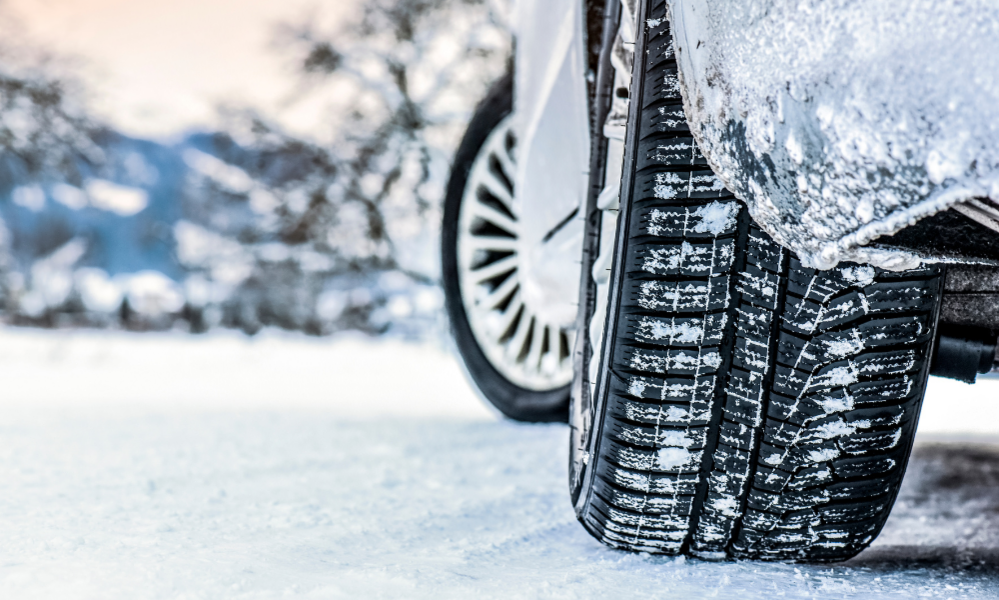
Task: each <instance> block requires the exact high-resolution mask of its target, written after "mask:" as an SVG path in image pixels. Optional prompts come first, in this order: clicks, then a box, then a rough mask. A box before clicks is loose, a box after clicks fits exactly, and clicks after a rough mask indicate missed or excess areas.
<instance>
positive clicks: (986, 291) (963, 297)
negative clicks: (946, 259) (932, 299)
mask: <svg viewBox="0 0 999 600" xmlns="http://www.w3.org/2000/svg"><path fill="white" fill-rule="evenodd" d="M903 233H904V232H903ZM940 324H941V325H942V326H960V327H972V328H976V329H984V330H989V331H999V267H994V266H990V265H950V266H949V267H948V268H947V280H946V283H945V287H944V295H943V305H942V306H941V309H940Z"/></svg>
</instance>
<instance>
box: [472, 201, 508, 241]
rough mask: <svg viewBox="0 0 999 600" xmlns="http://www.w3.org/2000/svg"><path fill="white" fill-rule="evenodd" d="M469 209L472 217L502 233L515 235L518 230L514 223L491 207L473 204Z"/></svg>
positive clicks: (479, 203) (478, 203)
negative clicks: (498, 229) (500, 230)
mask: <svg viewBox="0 0 999 600" xmlns="http://www.w3.org/2000/svg"><path fill="white" fill-rule="evenodd" d="M469 208H470V209H471V211H472V215H474V216H476V217H479V218H480V219H482V220H484V221H488V222H489V223H492V224H493V225H495V226H497V227H499V228H500V229H502V230H503V231H506V232H508V233H511V234H514V235H516V234H517V232H518V231H519V230H520V227H519V225H518V223H517V222H516V221H514V220H513V219H511V218H510V217H508V216H507V215H505V214H503V213H502V212H501V211H498V210H496V209H495V208H493V207H492V206H489V205H487V204H483V203H482V202H475V203H474V204H472V206H470V207H469Z"/></svg>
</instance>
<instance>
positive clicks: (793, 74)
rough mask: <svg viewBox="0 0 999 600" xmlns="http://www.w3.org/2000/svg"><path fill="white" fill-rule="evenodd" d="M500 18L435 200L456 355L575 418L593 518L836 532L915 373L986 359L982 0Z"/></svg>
mask: <svg viewBox="0 0 999 600" xmlns="http://www.w3.org/2000/svg"><path fill="white" fill-rule="evenodd" d="M515 25H516V28H515V32H516V36H517V44H516V55H515V57H514V61H513V68H512V73H511V74H510V75H509V76H508V77H506V78H504V79H503V80H502V81H500V82H499V83H497V85H496V86H495V87H494V88H493V90H492V91H491V92H490V94H489V96H488V97H487V98H486V99H485V100H484V101H483V103H482V104H481V105H480V106H479V108H478V110H477V112H476V114H475V116H474V117H473V118H472V121H471V124H470V126H469V129H468V132H467V133H466V136H465V138H464V140H463V142H462V144H461V146H460V148H459V150H458V153H457V155H456V158H455V161H454V166H453V170H452V175H451V179H450V183H449V186H448V189H447V195H446V199H445V207H444V223H443V233H442V261H443V267H444V268H443V274H444V287H445V296H446V300H447V310H448V315H449V318H450V322H451V327H452V332H453V335H454V339H455V345H456V347H457V349H458V353H459V355H460V357H461V358H462V361H463V364H464V365H465V367H466V371H467V372H468V374H469V376H470V378H471V380H472V381H473V383H475V385H476V387H477V389H478V390H479V391H480V392H481V394H482V395H483V396H484V397H485V398H486V399H487V400H488V401H489V402H491V403H492V404H493V405H494V406H495V407H496V408H497V409H498V410H499V411H500V412H502V413H503V414H504V415H507V416H508V417H511V418H513V419H518V420H524V421H560V420H561V421H568V423H569V425H570V430H571V443H570V451H571V459H570V469H569V470H570V474H569V479H570V497H571V500H572V502H573V504H574V507H575V510H576V513H577V515H578V517H579V520H580V522H581V523H582V524H583V526H584V527H585V528H586V529H587V530H588V531H589V532H590V533H591V534H593V535H594V536H595V537H596V538H597V539H599V540H601V541H603V542H604V543H606V544H608V545H610V546H613V547H616V548H621V549H626V550H633V551H644V552H652V553H662V554H672V555H678V554H684V555H690V556H695V557H700V558H704V559H726V558H748V559H759V560H812V561H835V560H844V559H847V558H849V557H851V556H854V555H855V554H857V553H858V552H860V551H861V550H862V549H864V548H865V547H867V546H868V545H869V544H870V543H871V541H872V540H873V539H874V538H875V537H876V536H877V534H878V532H879V531H880V530H881V528H882V526H883V525H884V523H885V520H886V519H887V517H888V513H889V512H890V510H891V507H892V504H893V502H894V499H895V497H896V495H897V493H898V490H899V486H900V485H901V481H902V476H903V474H904V472H905V466H906V462H907V460H908V457H909V453H910V450H911V447H912V443H913V438H914V435H915V431H916V425H917V422H918V419H919V410H920V406H921V404H922V399H923V395H924V393H925V389H926V381H927V378H928V376H929V375H930V374H934V375H940V376H946V377H952V378H955V379H960V380H963V381H966V382H969V383H971V382H974V381H975V380H976V378H977V377H978V376H979V375H982V374H989V373H992V372H993V371H994V370H995V369H996V363H997V358H996V337H997V332H999V244H997V241H999V203H997V200H999V191H994V190H999V185H997V184H996V183H993V180H992V177H993V165H999V157H994V156H993V151H992V148H991V147H992V146H996V144H994V143H992V144H991V145H990V142H995V141H996V139H997V134H996V133H995V132H994V127H993V125H992V124H993V123H994V122H995V120H994V119H991V118H990V117H991V111H992V110H995V109H994V108H993V107H997V106H999V102H997V101H999V84H996V83H993V78H992V77H991V75H989V73H992V72H994V69H993V70H990V69H989V65H991V63H992V61H993V60H994V58H993V57H994V56H996V54H995V53H994V52H984V50H985V49H987V48H990V47H991V46H987V45H985V44H986V42H984V41H982V40H983V39H984V38H985V37H988V36H985V35H984V32H985V31H989V30H991V29H990V28H996V27H999V8H996V7H994V6H992V5H991V4H989V3H987V2H971V3H958V2H937V1H928V0H927V1H919V2H913V3H904V4H898V3H889V2H860V1H856V0H845V1H844V2H839V3H835V4H832V3H822V2H812V1H806V2H795V3H791V2H784V1H778V0H771V1H764V2H749V1H748V0H745V1H740V0H733V2H730V3H726V4H725V5H724V6H722V5H719V4H718V3H714V2H708V1H707V0H608V1H607V2H606V3H603V2H594V1H590V2H580V1H579V0H549V1H546V2H544V3H542V2H531V1H527V0H525V1H524V2H521V3H520V4H519V5H518V6H517V8H516V10H515ZM962 28H963V29H962ZM967 31H976V32H982V36H979V37H976V36H969V35H966V32H967ZM990 43H991V42H990ZM997 183H999V180H997Z"/></svg>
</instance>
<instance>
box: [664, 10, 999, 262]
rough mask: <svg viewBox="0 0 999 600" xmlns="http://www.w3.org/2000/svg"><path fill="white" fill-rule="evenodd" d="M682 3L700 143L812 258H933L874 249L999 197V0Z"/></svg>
mask: <svg viewBox="0 0 999 600" xmlns="http://www.w3.org/2000/svg"><path fill="white" fill-rule="evenodd" d="M669 5H670V14H671V19H672V25H673V30H674V34H675V48H676V53H677V58H678V61H679V66H680V79H681V82H680V83H681V86H680V87H681V89H682V91H683V95H684V106H685V109H686V111H687V116H688V117H689V118H690V122H691V130H692V131H693V132H694V135H695V137H696V138H697V141H698V144H699V146H700V149H701V150H702V151H703V152H704V154H705V156H707V158H708V161H709V162H710V164H711V166H712V167H713V168H714V171H715V173H717V174H718V176H719V177H720V178H721V179H722V180H723V181H724V182H725V184H726V186H727V187H728V188H729V189H731V190H733V191H734V192H735V193H736V195H737V196H739V197H740V198H741V199H743V200H745V201H746V202H747V203H748V204H749V206H750V211H751V213H752V215H753V218H754V219H755V220H756V221H757V222H758V223H759V224H760V225H761V226H762V227H763V228H764V229H766V230H767V232H768V233H770V234H771V235H773V236H774V238H775V239H776V240H777V241H778V242H779V243H781V244H783V245H785V246H787V247H789V248H791V249H792V250H794V251H795V252H796V253H797V254H798V255H799V257H801V259H802V262H803V263H805V264H806V265H808V266H814V267H819V268H823V269H827V268H831V267H833V266H835V265H836V264H837V263H838V262H839V261H841V260H853V261H858V262H870V263H872V264H877V265H879V266H883V267H885V268H894V269H903V268H911V267H913V266H915V265H918V264H919V259H918V257H915V256H913V255H908V254H905V253H900V252H889V251H887V250H878V249H876V248H864V247H863V246H864V245H865V244H867V243H869V242H871V241H872V240H874V239H875V238H877V237H879V236H882V235H891V234H893V233H895V232H897V231H899V230H900V229H902V228H904V227H906V226H908V225H910V224H912V223H914V222H916V221H917V220H919V219H920V218H923V217H926V216H929V215H931V214H933V213H936V212H938V211H940V210H944V209H947V208H949V207H951V206H953V205H955V204H956V203H959V202H963V201H965V200H969V199H971V198H975V197H988V198H993V199H995V198H999V150H997V145H996V143H995V140H996V136H997V128H999V79H997V78H996V77H995V73H996V72H997V71H999V52H997V51H996V40H997V39H999V37H997V35H996V33H997V32H999V5H997V4H996V3H995V2H993V1H992V0H908V1H906V2H896V1H892V0H882V1H872V0H766V1H762V2H761V1H759V0H734V1H732V2H724V3H717V2H710V1H709V0H670V2H669ZM671 77H672V76H669V75H668V76H667V79H668V81H667V82H666V85H672V84H673V81H672V79H670V78H671Z"/></svg>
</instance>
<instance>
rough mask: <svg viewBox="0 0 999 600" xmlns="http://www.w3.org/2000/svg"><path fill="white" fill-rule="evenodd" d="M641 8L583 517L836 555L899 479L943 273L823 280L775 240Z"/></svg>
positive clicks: (662, 32)
mask: <svg viewBox="0 0 999 600" xmlns="http://www.w3.org/2000/svg"><path fill="white" fill-rule="evenodd" d="M639 5H640V6H639V11H638V13H637V15H638V16H637V22H638V23H640V24H642V25H641V27H640V28H639V32H638V35H637V38H638V39H637V43H636V46H635V50H636V53H635V56H636V61H635V62H636V66H635V71H634V73H633V84H632V90H631V103H632V104H631V115H630V117H629V127H628V139H627V141H626V154H625V161H624V176H623V182H622V186H621V190H622V195H621V208H620V213H619V215H620V216H619V219H618V231H617V240H616V243H615V256H614V265H613V266H614V268H613V271H612V275H611V288H610V294H611V296H610V301H609V308H608V316H607V322H606V326H605V329H604V332H605V333H604V338H603V348H602V350H601V352H600V355H599V356H598V357H595V358H594V359H593V360H600V361H601V363H600V368H599V370H598V373H599V376H598V380H597V383H596V387H595V390H596V392H595V398H593V399H592V400H588V402H590V406H591V407H592V408H591V409H587V408H586V407H583V409H581V410H577V407H574V408H573V412H572V415H573V419H574V421H573V423H572V425H573V427H574V429H576V430H578V431H579V432H582V433H581V439H582V440H583V443H581V444H580V445H579V446H574V447H573V448H572V453H573V458H572V460H573V464H574V466H575V469H576V471H577V475H576V477H574V478H573V479H572V481H571V484H570V485H571V486H572V487H573V490H572V491H573V498H574V502H575V504H576V509H577V514H578V516H579V519H580V521H581V522H582V523H583V525H584V526H585V527H586V528H587V530H589V531H590V532H591V533H592V534H593V535H594V536H595V537H597V538H598V539H600V540H601V541H603V542H605V543H607V544H609V545H611V546H614V547H617V548H622V549H628V550H636V551H647V552H654V553H664V554H690V555H693V556H699V557H703V558H714V559H718V558H726V557H727V558H751V559H777V560H820V561H821V560H843V559H847V558H849V557H851V556H853V555H855V554H857V553H858V552H860V551H861V550H862V549H863V548H865V547H866V546H867V545H868V544H869V543H870V542H871V541H872V540H873V539H874V537H875V536H876V535H877V534H878V532H879V531H880V530H881V528H882V526H883V525H884V523H885V520H886V519H887V517H888V513H889V511H890V510H891V507H892V504H893V502H894V500H895V497H896V495H897V493H898V489H899V486H900V484H901V481H902V475H903V473H904V472H905V466H906V462H907V461H908V457H909V452H910V449H911V446H912V441H913V437H914V434H915V430H916V424H917V420H918V416H919V410H920V406H921V403H922V398H923V393H924V389H925V385H926V378H927V375H928V371H929V363H930V357H931V356H932V344H933V340H934V330H935V327H936V321H937V318H938V306H939V304H940V294H941V290H942V277H941V269H939V268H937V267H928V268H922V269H918V270H913V271H906V272H888V271H883V270H881V269H875V268H872V267H868V266H861V265H853V264H841V265H839V266H838V267H837V268H835V269H832V270H829V271H816V270H814V269H808V268H805V267H803V266H802V265H801V264H800V263H799V262H798V260H797V259H796V258H794V257H793V256H791V255H790V253H789V252H788V251H787V250H785V249H784V248H782V247H781V246H779V245H777V244H776V243H774V241H773V240H772V239H770V237H769V236H768V235H767V234H765V233H764V232H762V231H761V230H760V229H759V228H758V227H756V226H755V225H754V224H753V222H752V220H751V218H750V217H749V214H748V211H747V210H746V208H745V206H744V205H742V203H741V202H739V201H737V200H736V199H735V197H734V196H732V195H731V194H730V193H729V192H728V191H727V190H725V189H724V188H723V187H721V185H720V184H719V183H718V180H717V179H716V178H715V177H714V174H713V173H712V172H711V170H710V168H709V167H708V165H707V161H706V160H705V159H704V157H703V156H702V155H701V154H700V152H699V151H698V150H697V147H696V144H695V142H694V139H693V138H692V137H691V134H690V131H689V128H688V127H687V125H686V122H685V120H683V119H682V116H683V106H682V99H681V97H680V92H679V86H678V81H677V65H676V61H675V58H674V55H673V45H672V38H671V34H670V29H669V27H670V26H669V23H668V22H667V21H666V18H667V14H666V2H665V0H640V1H639ZM663 114H666V115H667V117H676V116H677V115H679V116H680V117H681V118H680V119H679V120H678V121H677V120H672V119H670V118H662V117H661V115H663ZM584 273H585V272H584ZM584 285H587V282H586V281H584ZM589 287H590V288H592V286H589ZM588 304H590V305H592V303H588ZM586 305H587V303H583V306H586ZM588 317H589V316H588V315H586V316H584V317H583V318H581V321H580V322H581V323H582V324H583V325H584V326H585V324H586V323H588V322H589V321H588ZM578 335H579V336H580V337H581V338H582V339H584V340H585V339H586V338H587V336H586V333H585V331H581V332H580V333H579V334H578ZM586 356H587V353H586V352H578V353H577V357H584V358H583V360H585V357H586ZM587 372H588V368H587V365H586V364H582V365H580V366H579V367H578V370H577V377H580V374H583V373H587ZM577 389H579V388H577ZM574 401H575V399H574ZM577 419H579V420H577ZM587 419H590V420H587Z"/></svg>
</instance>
